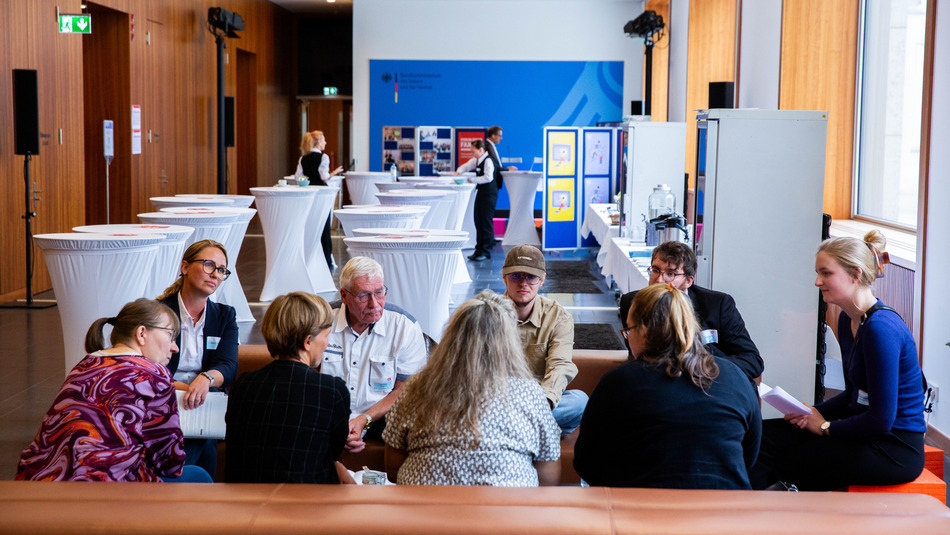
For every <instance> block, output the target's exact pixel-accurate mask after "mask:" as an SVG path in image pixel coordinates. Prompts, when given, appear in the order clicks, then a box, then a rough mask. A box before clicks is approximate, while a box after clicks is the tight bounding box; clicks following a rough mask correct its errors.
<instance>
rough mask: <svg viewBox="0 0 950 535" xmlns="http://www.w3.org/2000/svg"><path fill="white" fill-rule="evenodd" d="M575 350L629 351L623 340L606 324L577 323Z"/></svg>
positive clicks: (611, 326) (575, 327) (612, 327)
mask: <svg viewBox="0 0 950 535" xmlns="http://www.w3.org/2000/svg"><path fill="white" fill-rule="evenodd" d="M574 349H627V347H626V346H625V345H623V340H621V339H620V336H619V335H618V334H617V331H616V330H614V326H613V325H608V324H606V323H575V324H574Z"/></svg>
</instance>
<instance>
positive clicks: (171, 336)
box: [143, 323, 178, 342]
mask: <svg viewBox="0 0 950 535" xmlns="http://www.w3.org/2000/svg"><path fill="white" fill-rule="evenodd" d="M143 327H146V328H149V329H161V330H163V331H168V339H169V340H171V341H172V342H174V341H175V339H176V338H178V331H176V330H175V329H172V328H171V327H159V326H158V325H149V324H147V323H146V324H143Z"/></svg>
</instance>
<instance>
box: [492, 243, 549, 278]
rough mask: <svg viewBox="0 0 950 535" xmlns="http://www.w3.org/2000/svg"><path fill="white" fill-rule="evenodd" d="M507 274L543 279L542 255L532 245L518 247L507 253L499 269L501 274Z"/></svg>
mask: <svg viewBox="0 0 950 535" xmlns="http://www.w3.org/2000/svg"><path fill="white" fill-rule="evenodd" d="M509 273H528V274H529V275H537V276H539V277H543V276H544V275H545V271H544V254H543V253H542V252H541V251H540V249H538V248H537V247H534V246H533V245H518V246H516V247H513V248H512V249H511V250H510V251H508V256H506V257H505V265H504V267H502V268H501V274H502V275H507V274H509Z"/></svg>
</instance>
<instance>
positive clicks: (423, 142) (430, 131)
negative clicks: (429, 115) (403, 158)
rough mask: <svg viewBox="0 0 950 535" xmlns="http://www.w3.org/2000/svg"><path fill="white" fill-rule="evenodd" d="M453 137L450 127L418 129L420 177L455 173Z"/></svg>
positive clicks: (417, 164)
mask: <svg viewBox="0 0 950 535" xmlns="http://www.w3.org/2000/svg"><path fill="white" fill-rule="evenodd" d="M452 137H453V136H452V127H450V126H420V127H418V128H417V129H416V147H417V148H418V153H417V158H416V169H417V171H418V174H419V176H435V175H438V174H439V173H448V172H452V171H455V160H454V158H452Z"/></svg>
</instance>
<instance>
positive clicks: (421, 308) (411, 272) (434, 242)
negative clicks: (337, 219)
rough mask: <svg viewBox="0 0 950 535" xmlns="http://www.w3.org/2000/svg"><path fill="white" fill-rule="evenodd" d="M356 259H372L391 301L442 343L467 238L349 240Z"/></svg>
mask: <svg viewBox="0 0 950 535" xmlns="http://www.w3.org/2000/svg"><path fill="white" fill-rule="evenodd" d="M343 241H344V242H346V245H347V247H349V250H350V254H351V255H353V256H357V255H362V256H368V257H370V258H372V259H374V260H376V261H377V262H379V264H380V265H381V266H382V267H383V274H384V278H385V280H386V286H387V287H388V288H389V297H388V298H387V300H388V301H390V302H392V303H393V304H394V305H398V306H400V307H402V308H404V309H406V310H408V311H409V313H410V314H412V315H413V316H415V317H416V319H418V320H419V325H420V326H421V327H422V331H423V332H424V333H426V334H428V335H429V336H431V337H432V339H433V340H436V341H439V340H441V339H442V330H443V329H444V327H445V323H446V322H447V321H448V320H449V295H450V292H451V290H452V281H453V279H454V278H455V266H456V265H457V262H458V261H457V256H458V254H459V252H460V249H461V247H462V244H464V243H465V239H464V238H459V237H452V236H427V237H423V238H414V237H408V236H399V235H395V234H383V235H379V236H366V237H362V238H345V239H344V240H343Z"/></svg>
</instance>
